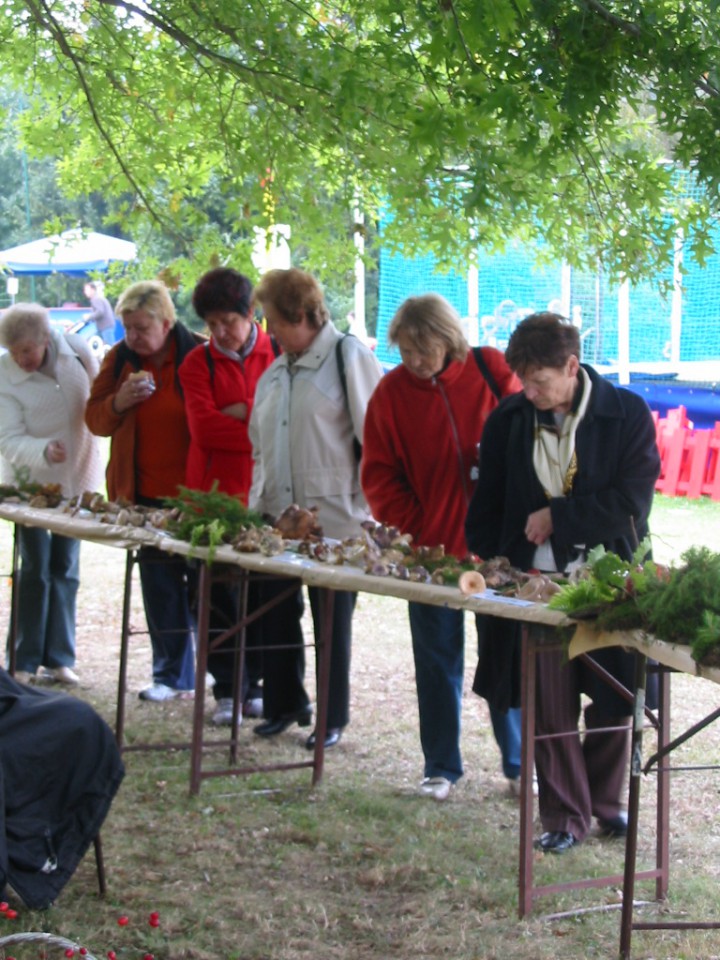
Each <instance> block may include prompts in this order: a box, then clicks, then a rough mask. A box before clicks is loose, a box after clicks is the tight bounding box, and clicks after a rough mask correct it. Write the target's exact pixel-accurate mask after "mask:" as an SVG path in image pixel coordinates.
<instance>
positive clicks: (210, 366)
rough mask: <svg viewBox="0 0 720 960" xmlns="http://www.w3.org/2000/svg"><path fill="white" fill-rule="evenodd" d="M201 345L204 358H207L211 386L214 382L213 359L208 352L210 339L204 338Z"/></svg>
mask: <svg viewBox="0 0 720 960" xmlns="http://www.w3.org/2000/svg"><path fill="white" fill-rule="evenodd" d="M203 347H205V359H206V360H207V365H208V372H209V374H210V386H212V385H213V383H214V382H215V360H214V358H213V355H212V354H211V353H210V341H209V340H206V341H205V343H204V344H203Z"/></svg>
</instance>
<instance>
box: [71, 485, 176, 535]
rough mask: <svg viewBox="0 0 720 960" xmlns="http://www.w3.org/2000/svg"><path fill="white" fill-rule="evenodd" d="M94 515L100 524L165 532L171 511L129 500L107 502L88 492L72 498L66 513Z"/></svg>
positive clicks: (99, 496)
mask: <svg viewBox="0 0 720 960" xmlns="http://www.w3.org/2000/svg"><path fill="white" fill-rule="evenodd" d="M83 510H84V511H86V512H88V513H91V514H93V516H95V517H96V518H97V519H98V520H99V521H100V523H110V524H113V525H115V526H118V527H146V526H149V527H156V528H157V529H159V530H164V529H165V528H166V527H167V524H168V518H169V515H170V511H168V510H162V509H160V508H158V507H143V506H140V505H138V504H135V503H131V502H130V501H129V500H106V499H105V497H104V496H103V495H102V494H101V493H93V492H92V491H90V490H86V491H85V492H84V493H82V494H81V495H80V496H78V497H72V498H71V499H70V500H69V501H68V503H67V506H66V507H65V512H66V513H69V514H71V515H72V516H77V515H78V514H80V512H81V511H83Z"/></svg>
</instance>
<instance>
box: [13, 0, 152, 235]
mask: <svg viewBox="0 0 720 960" xmlns="http://www.w3.org/2000/svg"><path fill="white" fill-rule="evenodd" d="M25 5H26V7H27V9H28V10H29V11H30V13H31V14H32V16H33V18H34V19H35V21H36V22H37V24H38V25H39V26H42V27H45V28H46V29H48V30H49V31H50V33H51V34H52V36H53V38H54V39H55V42H56V43H57V45H58V47H59V48H60V50H61V51H62V53H63V54H64V55H65V56H66V57H67V59H68V60H69V61H70V63H71V64H72V66H73V69H74V71H75V74H76V75H77V78H78V81H79V83H80V86H81V88H82V91H83V93H84V95H85V100H86V102H87V105H88V109H89V110H90V114H91V116H92V120H93V123H94V124H95V128H96V129H97V131H98V133H99V134H100V136H101V138H102V139H103V141H104V142H105V144H106V145H107V147H108V149H109V150H110V152H111V153H112V155H113V157H114V158H115V161H116V162H117V165H118V167H119V168H120V170H121V171H122V174H123V176H124V177H125V179H126V180H127V182H128V183H129V184H130V186H131V187H132V189H133V190H134V191H135V193H136V194H137V196H138V197H139V198H140V199H141V200H142V202H143V203H144V204H145V207H146V209H147V211H148V213H149V214H150V217H151V218H152V219H153V220H154V221H155V222H156V223H158V224H161V225H163V224H166V221H165V220H164V219H163V217H162V216H161V214H160V213H159V212H158V211H157V210H156V209H155V206H154V204H153V202H152V201H151V199H150V197H149V196H148V195H147V194H146V193H145V191H144V190H143V188H142V187H141V186H140V183H139V182H138V181H137V179H136V178H135V177H134V176H133V174H132V172H131V171H130V169H129V167H128V166H127V164H126V163H125V161H124V159H123V157H122V154H121V153H120V151H119V150H118V148H117V146H116V145H115V141H114V140H113V138H112V137H111V136H110V133H109V132H108V130H107V129H106V127H105V124H104V123H103V121H102V118H101V117H100V114H99V113H98V110H97V107H96V106H95V101H94V99H93V95H92V91H91V90H90V86H89V84H88V82H87V79H86V77H85V73H84V70H83V67H82V64H81V63H80V59H79V57H78V56H77V55H76V54H75V51H74V50H73V49H72V47H71V46H70V44H69V43H68V40H67V37H66V36H65V34H64V32H63V30H62V28H61V27H60V25H59V24H58V23H57V21H56V20H55V18H54V17H53V15H52V13H51V12H50V10H49V9H48V6H47V3H46V2H45V0H40V2H39V3H36V2H35V0H27V3H26V4H25ZM43 13H44V14H45V16H43Z"/></svg>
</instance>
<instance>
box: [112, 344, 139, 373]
mask: <svg viewBox="0 0 720 960" xmlns="http://www.w3.org/2000/svg"><path fill="white" fill-rule="evenodd" d="M126 363H129V364H130V366H131V367H132V368H133V370H135V371H138V370H139V369H140V358H139V357H138V355H137V354H136V353H135V352H134V351H132V350H131V349H130V348H129V347H128V345H127V344H126V343H125V342H124V341H122V342H121V343H120V345H119V346H118V348H117V353H116V354H115V364H114V366H113V376H114V378H115V379H116V380H118V379H119V378H120V373H121V372H122V368H123V367H124V366H125V364H126Z"/></svg>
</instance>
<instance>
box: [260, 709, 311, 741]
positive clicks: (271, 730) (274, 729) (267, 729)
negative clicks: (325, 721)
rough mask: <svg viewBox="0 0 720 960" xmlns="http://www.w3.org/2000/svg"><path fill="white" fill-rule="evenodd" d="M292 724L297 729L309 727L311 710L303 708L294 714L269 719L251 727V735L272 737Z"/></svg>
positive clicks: (284, 714)
mask: <svg viewBox="0 0 720 960" xmlns="http://www.w3.org/2000/svg"><path fill="white" fill-rule="evenodd" d="M294 723H296V724H297V725H298V726H299V727H309V726H310V724H311V723H312V710H310V708H309V707H304V708H303V709H302V710H296V711H295V713H283V714H282V715H281V716H279V717H271V718H270V719H269V720H265V721H264V722H263V723H259V724H258V725H257V726H256V727H253V733H257V735H258V736H260V737H274V736H276V735H277V734H278V733H282V732H283V730H287V728H288V727H291V726H292V725H293V724H294Z"/></svg>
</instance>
